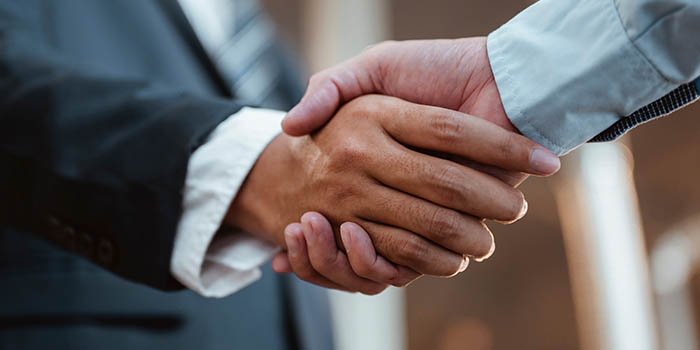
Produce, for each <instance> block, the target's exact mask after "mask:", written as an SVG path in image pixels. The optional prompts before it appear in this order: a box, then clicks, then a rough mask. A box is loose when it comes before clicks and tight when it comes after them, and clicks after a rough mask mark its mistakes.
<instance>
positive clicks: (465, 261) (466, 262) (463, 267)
mask: <svg viewBox="0 0 700 350" xmlns="http://www.w3.org/2000/svg"><path fill="white" fill-rule="evenodd" d="M467 267H469V258H468V257H466V256H465V257H464V259H463V260H462V265H460V266H459V273H462V272H464V270H466V269H467Z"/></svg>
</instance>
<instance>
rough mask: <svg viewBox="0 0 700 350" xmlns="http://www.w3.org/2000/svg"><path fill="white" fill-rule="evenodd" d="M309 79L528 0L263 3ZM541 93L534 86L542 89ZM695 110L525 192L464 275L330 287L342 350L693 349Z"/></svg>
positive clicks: (699, 158)
mask: <svg viewBox="0 0 700 350" xmlns="http://www.w3.org/2000/svg"><path fill="white" fill-rule="evenodd" d="M263 3H264V4H265V6H266V7H267V8H268V10H269V13H270V15H271V17H272V18H273V19H274V20H275V22H277V24H278V31H279V33H280V34H281V35H282V36H283V37H284V38H285V39H286V41H287V42H288V44H289V45H290V47H292V48H293V49H294V50H295V51H296V52H297V53H298V57H299V59H300V61H301V62H302V63H304V64H305V65H306V67H307V69H308V72H314V71H317V70H320V69H323V68H325V67H328V66H330V65H332V64H334V63H337V62H339V61H341V60H343V59H345V58H348V57H350V56H352V55H354V54H356V53H358V52H359V51H361V50H362V49H363V48H364V47H366V46H367V45H369V44H372V43H375V42H378V41H381V40H385V39H395V40H406V39H430V38H457V37H467V36H477V35H487V34H488V33H489V32H491V31H492V30H494V29H496V28H497V27H498V26H499V25H501V24H502V23H505V22H506V21H507V20H508V19H510V18H511V17H512V16H514V15H515V14H517V13H518V12H519V11H521V10H522V9H524V8H525V7H527V6H529V5H530V4H531V3H532V1H526V0H502V1H497V2H494V1H490V0H440V1H420V0H353V1H343V0H285V1H272V0H266V1H263ZM535 88H536V87H535ZM699 116H700V104H695V105H693V106H691V107H689V108H686V109H684V110H682V111H681V112H678V113H676V114H674V115H672V116H670V117H668V118H663V119H661V120H659V121H654V122H652V123H650V124H648V125H643V126H641V127H639V128H637V129H636V130H634V131H633V132H632V133H631V135H630V136H627V137H626V139H625V140H623V141H622V142H618V143H616V144H614V145H611V144H607V145H591V146H584V147H583V148H582V149H580V150H578V151H576V152H573V153H572V154H570V155H568V156H566V157H565V159H564V165H563V166H564V167H563V171H562V172H561V173H560V174H558V175H556V176H555V177H553V178H550V179H546V180H545V179H539V178H532V179H530V180H529V181H527V182H526V183H525V184H524V185H523V186H522V190H523V191H524V193H525V195H526V197H527V198H528V201H529V203H530V209H529V213H528V215H527V216H526V217H525V218H524V219H523V220H521V221H520V222H518V223H517V224H515V225H511V226H503V225H498V224H492V225H491V227H492V229H493V231H494V234H495V236H496V243H497V248H498V249H497V250H496V253H495V255H494V256H493V257H492V258H491V259H490V260H488V261H487V262H486V263H481V264H478V263H473V264H472V265H471V266H470V267H469V269H468V270H467V271H466V272H465V273H463V274H461V275H459V276H458V277H455V278H452V279H449V280H444V279H436V278H423V279H421V280H419V281H417V282H415V283H414V284H413V285H411V286H409V287H408V288H406V289H402V290H398V289H391V290H389V291H387V292H385V293H384V294H382V295H381V296H379V297H375V298H366V297H360V296H350V295H347V294H341V293H334V294H333V295H332V301H333V305H334V317H335V323H336V325H335V327H336V333H337V334H336V337H337V339H338V343H339V344H338V347H339V348H341V349H412V350H419V349H421V350H422V349H441V350H452V349H603V348H606V349H654V348H665V349H693V348H697V341H696V335H695V334H696V328H697V326H696V323H695V321H694V319H695V314H696V313H697V311H698V310H699V309H698V306H696V305H695V303H693V301H694V300H696V299H697V297H698V293H699V291H700V288H698V286H700V284H699V283H698V278H697V274H695V273H694V271H695V266H697V264H696V261H697V260H698V259H697V258H696V257H695V254H696V253H695V251H696V250H697V249H696V247H698V246H700V245H698V244H697V242H698V238H696V237H695V236H698V235H700V232H699V230H700V216H698V213H700V186H698V185H697V184H696V178H697V177H698V175H700V140H698V138H697V131H696V130H698V128H699V127H700V119H699V118H698V117H699Z"/></svg>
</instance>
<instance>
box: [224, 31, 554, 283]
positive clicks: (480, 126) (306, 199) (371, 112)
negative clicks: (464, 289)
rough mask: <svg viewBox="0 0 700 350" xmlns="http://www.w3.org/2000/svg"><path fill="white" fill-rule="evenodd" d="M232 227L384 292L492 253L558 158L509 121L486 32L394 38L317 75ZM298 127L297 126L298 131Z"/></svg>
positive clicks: (244, 194)
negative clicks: (535, 182) (493, 226)
mask: <svg viewBox="0 0 700 350" xmlns="http://www.w3.org/2000/svg"><path fill="white" fill-rule="evenodd" d="M283 128H284V131H285V132H286V134H281V135H279V136H277V137H276V138H275V139H274V140H273V141H272V142H271V143H270V144H269V145H268V147H267V148H266V149H265V150H264V152H263V154H262V155H261V156H260V158H259V159H258V161H257V163H256V165H255V166H254V168H253V169H252V171H251V172H250V174H249V175H248V178H247V179H246V181H245V183H244V184H243V186H242V187H241V189H240V190H239V192H238V195H237V196H236V199H235V200H234V202H233V204H232V205H231V208H230V209H229V212H228V214H227V217H226V219H225V220H226V224H228V225H230V226H233V227H237V228H240V229H243V230H245V231H247V232H254V233H256V234H257V235H259V236H260V237H262V238H265V239H267V240H269V241H272V242H275V243H277V244H279V245H281V246H283V247H285V248H286V252H283V253H280V254H278V255H277V256H276V257H275V258H274V260H273V263H272V265H273V268H274V269H275V270H276V271H277V272H294V273H295V274H296V275H298V276H299V277H300V278H301V279H304V280H306V281H308V282H311V283H314V284H317V285H320V286H324V287H328V288H334V289H340V290H346V291H353V292H361V293H364V294H377V293H379V292H381V291H383V290H384V289H385V288H387V287H388V286H389V285H394V286H405V285H407V284H408V283H410V282H411V281H413V280H415V279H416V278H418V277H420V276H421V275H424V274H425V275H435V276H443V277H448V276H453V275H455V274H457V273H459V272H462V271H464V270H465V269H466V268H467V265H468V263H469V261H470V259H474V260H476V261H481V260H484V259H487V258H488V257H489V256H491V254H493V252H494V249H495V244H494V237H493V235H492V233H491V231H490V230H489V229H488V227H487V226H486V224H485V220H493V221H497V222H501V223H512V222H515V221H517V220H518V219H520V218H522V217H523V216H524V215H525V213H526V211H527V202H526V201H525V199H524V197H523V194H522V193H521V192H520V191H519V190H517V188H516V187H517V185H519V184H520V183H521V182H522V181H523V180H524V179H525V178H526V177H527V175H537V176H548V175H551V174H553V173H555V172H556V171H557V170H558V169H559V166H560V163H559V159H558V158H557V157H556V156H555V155H554V154H553V153H552V152H551V151H549V150H547V149H546V148H544V147H542V146H540V145H538V144H536V143H535V142H533V141H531V140H529V139H527V138H525V137H523V136H521V135H519V133H518V132H517V130H516V129H515V127H513V125H512V124H511V123H510V121H509V120H508V118H507V116H506V114H505V112H504V110H503V106H502V104H501V100H500V96H499V93H498V89H497V86H496V83H495V81H494V77H493V74H492V73H491V68H490V64H489V61H488V55H487V53H486V38H470V39H458V40H433V41H409V42H401V43H397V42H386V43H382V44H379V45H376V46H374V47H372V48H370V49H368V50H367V51H365V52H364V53H362V54H361V55H359V56H357V57H355V58H353V59H351V60H349V61H347V62H344V63H342V64H340V65H338V66H336V67H333V68H330V69H328V70H326V71H323V72H320V73H318V74H316V75H315V76H314V77H312V78H311V80H310V82H309V86H308V90H307V92H306V95H305V96H304V98H303V99H302V101H301V102H300V103H299V105H297V106H296V107H295V108H294V109H293V110H292V111H290V112H289V114H288V115H287V117H286V118H285V120H284V122H283ZM302 135H303V136H302Z"/></svg>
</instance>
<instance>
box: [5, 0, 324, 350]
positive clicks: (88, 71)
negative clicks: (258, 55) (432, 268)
mask: <svg viewBox="0 0 700 350" xmlns="http://www.w3.org/2000/svg"><path fill="white" fill-rule="evenodd" d="M280 62H281V63H280V64H283V63H282V60H281V61H280ZM293 80H294V79H293V78H291V77H288V78H286V79H282V80H281V81H280V82H279V83H280V84H282V85H284V86H288V87H290V88H288V89H286V90H287V91H288V102H289V103H290V104H291V103H293V102H294V101H295V100H296V99H297V98H298V91H297V90H295V89H292V88H291V87H292V86H296V82H294V81H293ZM244 104H245V102H243V101H236V100H235V99H234V98H232V96H231V95H230V92H229V90H228V89H227V87H226V86H225V84H224V83H223V79H221V77H220V76H218V74H217V72H216V69H215V68H214V67H213V66H212V64H211V62H209V61H208V59H207V57H206V54H205V53H204V51H203V50H202V48H201V45H200V44H199V42H198V41H197V39H196V37H195V36H194V33H193V32H192V30H191V28H190V27H189V25H188V23H187V22H186V20H185V18H184V16H183V14H182V12H181V11H180V10H179V8H178V7H177V3H176V2H175V0H138V1H131V0H62V1H52V0H4V1H2V2H0V226H1V227H0V286H2V288H0V348H8V349H24V348H26V349H34V348H41V349H44V348H66V349H125V348H128V349H135V348H144V349H146V348H148V349H153V348H186V349H189V348H198V349H223V348H236V349H286V348H296V347H301V348H305V349H328V348H330V347H331V337H330V330H329V322H328V313H327V305H326V300H325V296H324V295H323V294H322V293H321V291H320V290H318V289H314V288H310V287H308V286H305V285H302V284H300V283H299V282H298V281H296V280H294V279H289V280H286V279H282V278H279V277H278V276H276V275H275V274H274V273H272V272H271V271H269V270H268V271H265V273H264V277H263V279H262V281H260V282H257V283H255V284H253V285H252V286H250V287H248V288H246V289H245V290H243V291H241V292H239V293H236V294H234V295H233V296H231V297H229V298H225V299H223V300H206V299H204V298H201V297H199V296H197V295H195V294H194V293H192V292H189V291H177V290H181V289H182V286H181V285H179V284H178V283H177V282H176V281H174V280H173V279H172V277H171V275H170V272H169V261H170V254H171V251H172V244H173V239H174V232H175V228H176V225H177V221H178V219H179V217H180V213H181V202H182V198H181V196H182V194H181V190H182V187H183V183H184V177H185V173H186V169H187V162H188V159H189V156H190V155H191V153H192V151H193V150H195V149H196V148H197V147H198V146H200V145H201V143H202V142H203V140H204V139H205V138H206V136H207V135H208V134H209V132H210V131H211V130H212V129H213V128H215V127H216V125H218V123H220V122H221V121H222V120H224V119H225V118H227V117H228V116H229V115H231V114H232V113H234V112H236V111H237V110H238V109H239V108H240V107H241V106H243V105H244ZM146 285H148V286H146ZM165 290H167V291H170V292H164V291H165Z"/></svg>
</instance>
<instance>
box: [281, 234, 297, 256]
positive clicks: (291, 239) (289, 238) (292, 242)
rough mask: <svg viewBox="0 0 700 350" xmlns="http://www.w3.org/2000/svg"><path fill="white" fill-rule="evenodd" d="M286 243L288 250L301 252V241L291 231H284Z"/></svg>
mask: <svg viewBox="0 0 700 350" xmlns="http://www.w3.org/2000/svg"><path fill="white" fill-rule="evenodd" d="M284 241H285V242H287V250H289V251H290V252H296V251H298V250H299V241H298V240H297V237H296V235H295V234H294V232H292V230H291V229H285V230H284Z"/></svg>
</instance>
